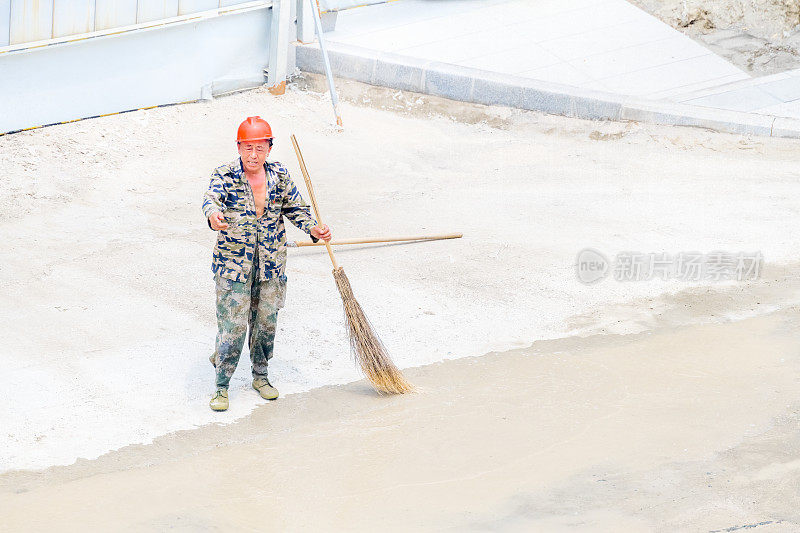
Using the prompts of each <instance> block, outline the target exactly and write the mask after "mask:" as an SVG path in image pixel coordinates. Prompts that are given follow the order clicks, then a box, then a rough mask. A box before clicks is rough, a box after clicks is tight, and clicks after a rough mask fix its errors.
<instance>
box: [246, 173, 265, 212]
mask: <svg viewBox="0 0 800 533" xmlns="http://www.w3.org/2000/svg"><path fill="white" fill-rule="evenodd" d="M250 190H251V191H252V192H253V203H254V204H255V208H256V217H257V218H261V216H262V215H263V214H264V205H266V203H267V198H268V197H269V191H268V190H267V180H266V179H262V180H261V181H260V182H256V183H253V182H252V181H250Z"/></svg>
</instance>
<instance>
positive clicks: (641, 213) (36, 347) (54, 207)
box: [0, 77, 800, 470]
mask: <svg viewBox="0 0 800 533" xmlns="http://www.w3.org/2000/svg"><path fill="white" fill-rule="evenodd" d="M322 80H323V79H322V78H321V77H309V78H308V80H306V82H303V81H302V80H301V81H298V82H297V83H296V84H293V85H292V86H291V87H290V90H289V91H288V92H287V94H286V95H285V96H283V97H280V98H278V97H274V96H272V95H270V94H269V93H268V92H267V91H266V90H263V89H259V90H255V91H249V92H246V93H241V94H237V95H232V96H229V97H225V98H219V99H215V100H213V101H210V102H202V103H197V104H190V105H183V106H172V107H165V108H159V109H151V110H143V111H137V112H134V113H125V114H121V115H115V116H109V117H102V118H99V119H93V120H86V121H81V122H75V123H72V124H64V125H60V126H54V127H49V128H43V129H38V130H33V131H28V132H23V133H19V134H14V135H7V136H2V137H0V165H2V167H3V169H4V172H3V174H2V175H1V176H0V189H2V194H0V210H2V212H3V213H5V217H4V218H3V219H2V221H0V228H2V231H3V235H4V239H5V247H4V248H3V249H2V251H0V275H2V278H3V280H4V282H5V285H4V290H3V291H0V304H1V305H0V335H2V337H3V339H4V350H3V351H2V352H0V361H2V364H3V367H4V369H5V383H6V386H7V387H8V388H9V390H13V391H14V395H13V400H14V402H15V405H14V406H13V407H12V408H11V409H8V410H5V411H4V412H3V413H2V415H0V427H2V428H3V429H2V431H3V434H2V436H3V438H4V442H5V443H6V445H5V446H4V447H3V448H2V449H0V469H2V470H13V469H23V468H31V469H37V468H45V467H47V466H50V465H54V464H70V463H73V462H74V461H75V460H76V459H78V458H87V459H92V458H96V457H98V456H100V455H102V454H104V453H106V452H108V451H110V450H114V449H118V448H120V447H122V446H125V445H129V444H135V443H148V442H151V441H152V439H153V438H155V437H158V436H159V435H164V434H167V433H170V432H173V431H177V430H187V429H193V428H196V427H198V426H202V425H205V424H209V423H213V422H221V423H232V422H234V421H236V420H237V419H241V418H243V417H245V416H247V415H248V414H249V413H250V412H251V411H252V409H254V408H255V407H256V406H259V405H261V400H260V398H258V396H257V394H255V393H254V391H252V388H251V387H250V383H249V380H248V367H247V365H246V364H241V365H240V367H239V371H238V372H237V373H236V374H235V375H234V380H233V382H232V387H231V400H232V407H231V410H230V411H229V412H227V413H224V414H215V413H212V412H211V411H210V410H209V409H208V404H207V402H208V397H209V395H210V393H211V389H212V388H213V379H212V376H213V374H212V371H211V366H210V365H209V363H208V359H207V357H208V355H209V353H210V351H211V349H212V345H213V341H214V330H215V319H214V315H213V305H212V297H213V281H212V277H211V274H210V271H209V264H210V255H211V247H212V243H213V238H214V236H213V234H212V233H211V232H210V231H209V230H208V228H207V227H206V225H205V223H204V220H202V216H201V214H200V209H199V203H200V198H201V197H202V193H203V191H204V190H205V188H206V187H207V183H208V175H209V173H210V171H211V169H213V168H214V167H215V166H216V165H219V164H220V163H221V162H225V161H229V160H230V159H231V158H232V157H234V156H233V154H235V152H234V149H235V145H234V143H233V141H232V135H231V132H232V131H235V127H236V125H237V124H238V122H239V121H240V120H241V118H242V117H243V116H247V115H251V114H262V115H263V116H265V117H267V118H269V119H270V122H271V123H272V124H273V127H274V129H275V131H277V132H279V142H278V143H277V144H276V148H275V154H274V155H275V158H276V159H278V160H281V161H283V162H284V163H285V164H287V166H288V167H289V168H290V170H291V171H292V172H293V174H294V175H296V176H299V174H298V172H299V171H298V169H297V166H296V163H295V162H294V155H293V153H292V151H291V146H290V145H289V143H288V134H289V133H290V132H296V133H297V134H298V137H299V140H300V142H301V145H302V146H303V149H304V153H305V156H306V161H307V163H308V164H309V168H310V170H311V173H312V176H313V177H314V179H315V185H316V189H317V194H318V196H319V198H320V201H321V203H322V205H323V207H322V208H323V209H324V213H326V216H327V217H328V219H329V220H328V222H329V224H331V226H332V227H333V228H334V230H335V231H336V232H337V233H336V234H337V235H339V236H342V237H357V236H379V235H384V234H387V233H389V234H407V233H408V234H418V233H420V232H450V231H461V232H463V233H464V235H465V237H464V238H463V239H460V240H453V241H441V242H436V243H426V244H417V245H413V246H411V245H406V246H386V247H355V248H352V249H348V250H347V251H342V252H340V253H339V254H337V255H338V256H339V259H340V262H341V263H342V264H343V265H345V266H346V268H347V270H348V276H349V277H350V279H351V281H352V282H353V285H354V289H355V290H356V291H357V292H356V295H357V297H358V299H359V302H360V303H361V304H362V305H363V306H364V307H365V310H367V312H368V314H369V316H370V319H371V320H372V321H373V323H374V324H375V325H376V328H377V330H378V331H379V332H380V333H381V337H382V339H383V340H384V342H386V343H387V345H388V346H389V349H390V350H391V352H392V354H393V356H394V357H395V360H396V361H397V362H398V364H399V365H400V366H401V367H404V368H407V367H415V366H420V365H425V364H430V363H434V362H437V361H441V360H445V359H455V358H460V357H467V356H476V355H482V354H485V353H487V352H489V351H502V350H507V349H510V348H515V347H521V346H527V345H529V344H530V343H531V342H532V341H534V340H536V339H545V338H557V337H563V336H565V335H570V334H573V333H575V332H580V333H591V332H597V331H601V332H602V331H605V332H609V331H612V332H615V333H633V332H639V331H642V328H646V327H648V324H649V322H648V313H649V314H654V313H656V312H657V311H658V310H659V309H660V307H659V306H658V305H657V304H654V303H653V301H654V299H657V298H658V297H659V296H660V295H662V294H663V293H675V292H679V291H681V290H683V289H685V288H686V286H685V284H683V283H680V282H675V281H664V282H662V281H652V282H642V283H630V284H623V283H616V282H612V281H610V280H609V281H608V282H607V283H602V284H598V285H595V286H584V285H581V284H580V283H579V282H578V281H577V279H576V277H575V271H574V266H575V257H576V254H577V252H578V251H579V250H581V249H583V248H585V247H587V246H589V247H594V248H597V249H599V250H601V251H602V252H604V253H607V254H608V255H609V256H613V254H614V253H616V252H618V251H631V250H633V251H641V252H644V253H648V252H659V251H668V252H671V253H677V252H681V251H692V250H702V251H712V250H728V251H731V252H737V251H748V252H751V251H754V250H760V251H761V252H762V253H763V255H764V257H765V259H766V261H767V262H768V263H769V264H770V265H773V266H776V265H778V266H780V265H782V264H784V263H786V262H787V261H788V262H791V261H795V260H796V259H797V258H798V257H800V243H798V242H797V241H796V240H795V239H792V238H791V236H790V235H788V234H787V233H786V227H791V225H792V224H793V223H794V221H796V220H797V217H798V213H797V206H796V201H795V199H796V198H797V197H798V196H800V181H798V179H797V176H798V172H797V169H798V168H800V167H798V153H800V152H798V150H797V146H798V143H797V141H794V140H789V139H763V138H752V137H746V136H738V135H721V134H716V133H714V132H709V131H705V130H700V129H691V128H670V127H656V126H652V125H642V124H636V123H612V122H593V121H582V120H570V119H566V118H564V117H554V116H547V115H543V114H540V113H531V112H521V111H518V110H511V109H506V108H486V107H484V106H476V105H470V104H464V103H460V102H451V101H446V100H441V99H436V98H431V97H428V96H425V95H419V94H412V93H406V92H398V91H392V90H388V89H381V88H377V87H369V86H364V85H362V84H357V83H354V82H343V81H341V80H340V81H339V88H340V91H341V93H342V100H343V103H342V110H343V113H344V118H345V129H344V131H342V132H337V131H336V130H335V129H334V128H332V127H331V126H330V121H331V119H332V112H331V108H330V102H329V100H328V99H327V97H326V96H325V95H324V94H321V93H317V92H314V91H312V90H310V89H311V88H313V87H316V86H322V85H323V84H324V81H322ZM304 86H306V87H307V88H309V90H303V87H304ZM301 187H302V186H301ZM289 231H290V237H291V238H300V237H301V236H300V235H299V232H297V231H296V230H294V229H293V228H290V229H289ZM289 278H290V285H289V296H288V298H287V306H286V308H284V310H283V311H282V313H283V316H282V319H281V322H280V323H279V328H280V330H279V333H278V340H277V345H276V357H275V358H274V359H273V363H271V369H270V372H271V376H272V377H274V378H275V382H276V383H277V385H278V388H279V389H280V390H281V392H282V393H284V394H289V393H299V392H303V391H308V390H311V389H314V388H316V387H321V386H325V385H331V384H342V383H348V382H352V381H355V380H358V379H359V374H358V372H357V370H356V369H355V367H354V365H353V364H352V362H351V360H350V358H349V354H348V349H347V341H346V337H345V334H344V329H343V327H342V313H341V300H340V299H339V296H338V293H337V292H336V289H335V286H334V284H333V280H332V278H331V275H330V266H329V262H328V260H327V257H326V254H325V252H324V250H294V251H292V255H291V257H290V261H289ZM791 297H792V294H790V293H787V295H786V300H784V301H783V302H784V303H791ZM629 302H636V305H637V309H638V310H639V311H638V314H637V318H636V319H635V320H628V318H629V317H630V316H631V312H630V311H629V310H627V309H624V308H621V307H613V309H616V310H617V311H616V313H617V314H618V316H616V317H615V316H614V313H603V312H602V310H603V309H607V308H608V307H609V306H620V305H624V304H625V303H629ZM737 302H738V303H737ZM650 307H653V308H654V309H650ZM759 307H760V306H758V305H757V304H754V303H752V302H750V301H747V300H742V301H734V302H732V305H731V306H729V307H728V308H727V310H726V313H731V312H737V313H740V314H741V315H743V316H748V315H753V314H759V313H762V312H763V311H761V310H760V309H759ZM719 319H720V320H724V319H725V315H724V314H722V315H720V316H719ZM244 360H245V361H246V360H247V356H246V355H245V356H244ZM153 398H157V401H151V400H152V399H153ZM142 399H145V401H142Z"/></svg>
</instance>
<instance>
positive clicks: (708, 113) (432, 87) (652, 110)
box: [295, 43, 800, 138]
mask: <svg viewBox="0 0 800 533" xmlns="http://www.w3.org/2000/svg"><path fill="white" fill-rule="evenodd" d="M295 53H296V62H297V68H299V69H300V70H302V71H306V72H313V73H318V74H322V73H324V69H323V65H322V54H321V53H320V50H319V47H318V46H317V45H316V44H306V45H295ZM328 56H329V58H330V62H331V68H332V69H333V73H334V75H335V76H338V77H342V78H348V79H351V80H356V81H360V82H363V83H368V84H370V85H380V86H384V87H391V88H394V89H400V90H404V91H414V92H419V93H424V94H430V95H433V96H440V97H443V98H448V99H451V100H459V101H463V102H473V103H477V104H485V105H502V106H507V107H516V108H519V109H527V110H531V111H542V112H544V113H549V114H553V115H563V116H567V117H574V118H582V119H590V120H631V121H638V122H649V123H653V124H665V125H675V126H694V127H700V128H708V129H712V130H715V131H722V132H728V133H737V134H745V135H762V136H768V137H769V136H772V137H789V138H800V120H798V119H792V118H785V117H777V116H774V115H760V114H756V113H746V112H741V111H729V110H724V109H714V108H710V107H701V106H695V105H689V104H680V103H673V102H668V101H665V100H647V99H642V98H634V97H626V96H622V95H616V94H610V93H604V92H599V91H591V90H587V89H581V88H578V87H571V86H568V85H560V84H556V83H549V82H545V81H539V80H532V79H530V78H521V77H519V76H513V75H506V74H499V73H496V72H489V71H485V70H480V69H474V68H469V67H462V66H458V65H451V64H447V63H438V62H435V61H427V60H422V59H416V58H412V57H406V56H402V55H398V54H391V53H386V52H378V51H375V50H369V49H365V48H361V47H356V46H350V45H343V44H340V43H329V44H328Z"/></svg>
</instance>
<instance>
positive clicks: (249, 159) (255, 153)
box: [239, 141, 271, 172]
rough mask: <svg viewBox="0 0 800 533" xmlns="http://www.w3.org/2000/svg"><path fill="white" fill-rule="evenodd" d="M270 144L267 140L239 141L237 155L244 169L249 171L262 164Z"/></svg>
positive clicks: (256, 168)
mask: <svg viewBox="0 0 800 533" xmlns="http://www.w3.org/2000/svg"><path fill="white" fill-rule="evenodd" d="M270 149H271V146H270V145H269V142H267V141H246V142H241V143H239V155H240V156H241V158H242V165H244V169H245V170H247V171H250V172H253V171H256V170H258V169H259V168H261V167H263V166H264V161H266V159H267V156H268V155H269V151H270Z"/></svg>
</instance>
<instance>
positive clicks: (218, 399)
mask: <svg viewBox="0 0 800 533" xmlns="http://www.w3.org/2000/svg"><path fill="white" fill-rule="evenodd" d="M208 405H210V406H211V409H213V410H214V411H225V410H227V409H228V389H217V392H215V393H214V396H212V397H211V401H210V402H209V403H208Z"/></svg>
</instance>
